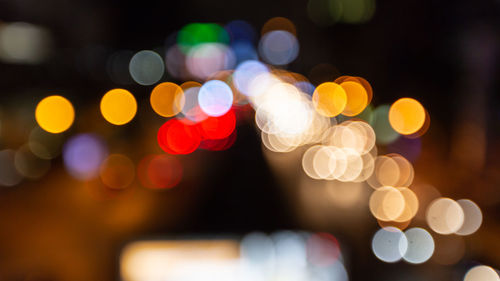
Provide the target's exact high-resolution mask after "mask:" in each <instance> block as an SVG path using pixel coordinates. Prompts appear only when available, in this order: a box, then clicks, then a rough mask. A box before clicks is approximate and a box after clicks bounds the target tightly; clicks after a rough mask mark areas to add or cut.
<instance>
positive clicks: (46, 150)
mask: <svg viewBox="0 0 500 281" xmlns="http://www.w3.org/2000/svg"><path fill="white" fill-rule="evenodd" d="M62 144H63V139H62V136H61V135H59V134H51V133H48V132H46V131H44V130H42V129H41V128H40V127H38V126H37V127H35V128H33V130H31V132H30V135H29V140H28V146H29V148H30V150H31V152H33V154H35V155H36V156H38V157H40V158H42V159H53V158H55V157H57V156H58V155H59V154H60V153H61V147H62Z"/></svg>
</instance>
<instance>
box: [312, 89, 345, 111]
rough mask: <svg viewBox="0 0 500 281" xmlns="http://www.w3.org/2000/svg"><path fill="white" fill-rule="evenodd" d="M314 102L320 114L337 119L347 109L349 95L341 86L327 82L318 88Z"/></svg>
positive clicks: (314, 95) (313, 98)
mask: <svg viewBox="0 0 500 281" xmlns="http://www.w3.org/2000/svg"><path fill="white" fill-rule="evenodd" d="M312 100H313V105H314V107H315V108H316V111H317V112H318V113H319V114H321V115H323V116H326V117H335V116H337V115H339V114H340V113H341V112H342V111H343V110H344V109H345V107H346V105H347V94H346V92H345V90H344V89H343V88H342V87H341V86H340V85H339V84H337V83H333V82H325V83H323V84H321V85H319V86H318V87H317V88H316V90H315V91H314V93H313V97H312Z"/></svg>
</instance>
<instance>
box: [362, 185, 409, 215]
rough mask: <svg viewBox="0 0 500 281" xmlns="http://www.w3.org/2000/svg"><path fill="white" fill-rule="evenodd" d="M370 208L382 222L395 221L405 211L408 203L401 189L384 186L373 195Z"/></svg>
mask: <svg viewBox="0 0 500 281" xmlns="http://www.w3.org/2000/svg"><path fill="white" fill-rule="evenodd" d="M369 207H370V212H371V213H372V215H373V216H374V217H375V218H377V219H379V220H381V221H394V220H397V219H398V218H399V217H400V216H401V215H402V214H403V211H405V207H406V201H405V197H404V196H403V194H402V192H401V191H400V190H399V189H397V188H394V187H391V186H384V187H381V188H379V189H377V190H375V191H374V192H373V193H372V195H371V196H370V201H369Z"/></svg>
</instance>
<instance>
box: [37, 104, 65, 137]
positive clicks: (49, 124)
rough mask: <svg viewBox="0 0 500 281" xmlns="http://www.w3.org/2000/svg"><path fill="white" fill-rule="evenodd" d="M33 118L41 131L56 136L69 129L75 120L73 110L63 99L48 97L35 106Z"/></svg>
mask: <svg viewBox="0 0 500 281" xmlns="http://www.w3.org/2000/svg"><path fill="white" fill-rule="evenodd" d="M35 118H36V122H37V123H38V125H39V126H40V127H41V128H42V129H44V130H45V131H47V132H49V133H54V134H57V133H61V132H64V131H66V130H67V129H69V127H71V125H72V124H73V121H74V120H75V110H74V109H73V105H72V104H71V102H69V101H68V100H67V99H65V98H64V97H61V96H48V97H46V98H44V99H43V100H41V101H40V102H39V103H38V105H37V106H36V110H35Z"/></svg>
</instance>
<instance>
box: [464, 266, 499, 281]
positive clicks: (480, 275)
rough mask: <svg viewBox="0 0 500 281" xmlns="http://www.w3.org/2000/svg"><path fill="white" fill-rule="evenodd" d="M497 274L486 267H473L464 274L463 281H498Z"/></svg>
mask: <svg viewBox="0 0 500 281" xmlns="http://www.w3.org/2000/svg"><path fill="white" fill-rule="evenodd" d="M499 280H500V277H499V276H498V273H497V272H496V271H495V270H494V269H493V268H491V267H489V266H486V265H478V266H475V267H473V268H471V269H469V271H467V273H466V274H465V277H464V281H499Z"/></svg>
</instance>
